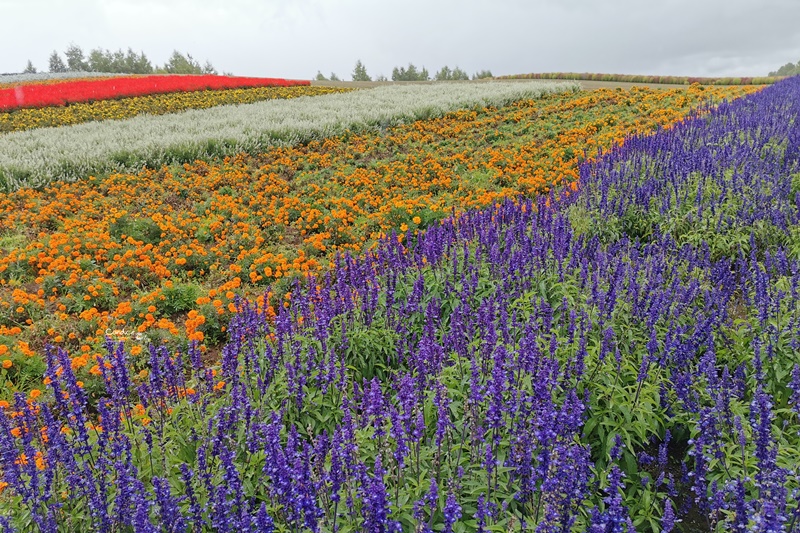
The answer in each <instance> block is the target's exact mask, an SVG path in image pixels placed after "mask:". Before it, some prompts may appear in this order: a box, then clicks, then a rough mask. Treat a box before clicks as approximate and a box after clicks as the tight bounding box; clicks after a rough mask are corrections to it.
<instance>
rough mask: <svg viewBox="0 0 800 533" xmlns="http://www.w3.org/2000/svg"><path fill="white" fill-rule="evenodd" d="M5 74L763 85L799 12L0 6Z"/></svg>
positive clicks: (559, 1)
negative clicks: (63, 63) (126, 52)
mask: <svg viewBox="0 0 800 533" xmlns="http://www.w3.org/2000/svg"><path fill="white" fill-rule="evenodd" d="M0 21H2V31H0V72H20V71H21V70H22V69H23V68H24V67H25V63H26V61H27V60H28V59H30V60H32V61H33V64H34V66H36V67H37V68H38V69H39V70H46V69H47V59H48V57H49V55H50V53H51V52H52V51H53V50H58V51H59V52H62V53H63V51H64V50H65V49H66V48H67V46H68V45H69V44H70V43H75V44H77V45H79V46H80V47H82V48H83V49H84V51H85V52H88V51H89V50H90V49H92V48H104V49H111V50H116V49H118V48H123V49H127V48H128V47H132V48H133V49H134V50H136V51H137V52H138V51H143V52H144V53H145V54H146V55H147V56H148V57H149V58H150V60H151V61H153V62H154V63H158V64H161V63H163V62H164V61H165V60H166V59H167V57H168V56H169V55H170V54H171V52H172V51H173V50H174V49H177V50H180V51H182V52H189V53H191V54H192V55H193V56H194V58H195V59H198V60H200V62H201V63H202V62H204V61H205V60H209V61H211V63H212V64H213V65H214V66H215V67H216V68H217V70H219V71H220V72H223V71H225V72H232V73H234V74H239V75H252V76H276V77H288V78H297V79H309V78H311V77H313V76H314V75H315V74H316V72H317V70H321V71H322V72H323V73H324V74H325V75H328V74H330V72H335V73H336V74H337V75H339V77H341V78H342V79H350V75H351V73H352V70H353V65H354V64H355V62H356V60H357V59H361V61H362V62H363V63H364V65H365V66H366V67H367V72H368V73H369V74H370V75H372V76H373V77H374V76H376V75H378V74H383V75H386V76H387V77H391V71H392V67H394V66H396V65H407V64H408V63H409V62H412V63H414V65H416V66H417V67H422V66H425V67H426V68H427V69H428V70H429V71H430V72H431V74H433V73H434V71H436V70H438V69H439V68H440V67H441V66H442V65H449V66H450V67H451V68H452V67H454V66H456V65H458V66H460V67H461V68H463V69H464V70H466V71H467V72H469V73H473V72H475V71H477V70H482V69H489V70H491V71H492V73H493V74H495V75H501V74H515V73H527V72H553V71H571V72H587V71H588V72H605V73H624V74H662V75H667V74H672V75H694V76H727V75H766V74H767V72H768V71H770V70H776V69H777V68H778V67H780V66H781V65H783V64H785V63H787V62H789V61H791V62H797V61H799V60H800V24H798V21H800V0H493V1H492V2H489V1H477V0H399V1H396V0H0Z"/></svg>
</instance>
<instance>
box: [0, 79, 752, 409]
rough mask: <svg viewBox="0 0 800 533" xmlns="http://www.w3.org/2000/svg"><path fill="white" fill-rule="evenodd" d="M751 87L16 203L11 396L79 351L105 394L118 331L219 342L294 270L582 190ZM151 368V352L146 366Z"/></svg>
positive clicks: (6, 233)
mask: <svg viewBox="0 0 800 533" xmlns="http://www.w3.org/2000/svg"><path fill="white" fill-rule="evenodd" d="M745 92H746V90H742V89H738V88H736V89H716V88H715V89H702V88H693V89H690V90H688V91H685V90H683V91H681V90H675V91H649V90H634V91H631V92H625V91H610V90H605V91H596V92H592V93H574V92H567V93H560V94H553V95H549V96H542V97H539V98H538V99H533V100H522V101H519V102H517V103H515V104H511V105H507V106H501V107H498V108H476V109H467V110H461V111H456V112H453V113H450V114H447V115H444V116H443V117H440V118H437V119H429V120H423V121H415V122H412V123H410V124H407V125H402V126H396V127H394V128H391V129H389V130H386V131H373V132H363V133H361V134H347V135H345V136H342V137H338V138H328V139H326V140H324V141H311V142H309V143H307V144H305V145H298V146H294V147H291V148H290V147H284V148H274V149H272V150H269V151H267V152H265V153H263V154H260V155H258V156H241V155H240V156H237V157H235V158H231V159H227V160H225V161H224V162H217V163H214V164H210V163H203V162H198V163H194V164H186V165H184V166H180V167H178V166H174V167H162V168H161V169H160V170H158V171H155V170H146V171H143V172H140V173H137V174H111V175H110V176H108V177H106V178H102V179H101V178H90V179H88V180H80V181H77V182H74V183H62V184H59V185H58V186H57V187H55V186H54V187H50V188H47V189H44V190H42V191H36V190H32V189H22V190H20V191H17V192H15V193H11V194H7V195H5V196H4V197H0V213H2V214H3V216H2V219H0V235H2V238H1V239H0V247H1V248H0V310H3V312H2V313H0V347H1V348H0V349H3V350H4V353H5V355H4V357H5V358H6V359H7V360H8V361H9V362H10V363H11V364H12V366H11V367H9V368H8V369H7V371H6V377H5V379H4V381H7V382H10V383H9V384H7V386H6V392H5V394H6V395H10V394H11V393H13V392H14V391H27V390H29V389H30V388H32V387H35V386H38V385H39V383H38V381H40V380H41V375H42V372H43V359H42V358H41V356H35V355H34V354H37V353H38V354H41V353H43V352H44V349H45V346H46V345H47V344H48V343H53V344H55V345H58V346H62V347H64V348H65V349H67V350H68V351H69V352H70V353H71V354H72V356H73V359H74V361H75V362H74V367H75V370H76V371H77V372H78V374H79V375H80V377H81V379H82V380H83V381H84V382H86V383H87V384H88V385H89V386H92V385H98V384H99V379H100V376H99V368H98V363H97V356H98V355H101V354H102V353H103V345H104V338H105V335H106V334H107V333H108V332H115V331H117V332H119V333H118V335H117V336H124V337H126V338H127V340H128V347H129V348H131V349H133V350H134V351H135V352H136V353H144V352H145V351H146V348H147V346H148V344H149V343H150V342H154V343H156V344H160V343H161V342H162V341H163V340H170V341H173V340H175V339H182V340H184V341H196V342H199V343H202V344H203V345H204V346H203V348H204V349H205V346H206V345H207V346H210V347H213V346H215V345H217V344H219V343H221V342H222V341H223V340H224V339H225V338H226V337H227V333H226V328H227V324H228V321H229V320H230V317H231V316H232V314H233V313H234V311H235V302H234V297H235V295H237V294H239V295H241V294H247V295H249V296H252V297H256V296H258V295H260V294H262V293H263V292H264V291H265V290H266V289H267V287H268V286H270V285H273V287H274V288H275V289H276V293H277V292H285V291H286V290H288V289H287V288H286V286H287V285H288V283H289V282H290V280H291V278H292V277H294V276H298V275H299V276H302V275H305V274H307V273H313V272H316V271H318V270H319V269H320V268H323V267H327V266H328V265H329V263H330V262H331V261H332V260H333V256H334V254H335V253H337V252H343V251H350V252H353V253H356V252H359V251H361V250H363V249H365V248H367V247H369V246H370V245H371V243H374V242H375V241H376V240H377V239H379V238H380V237H381V236H382V235H385V234H389V233H391V232H397V233H400V234H403V235H404V234H405V233H406V232H410V233H409V237H412V236H413V235H414V234H416V233H417V232H418V231H420V230H425V229H426V228H428V227H430V226H433V225H436V224H438V223H439V221H440V220H441V219H443V218H445V217H446V216H448V215H449V214H451V213H452V212H453V211H454V210H456V211H458V212H460V211H463V210H465V209H471V208H481V207H486V206H489V205H492V204H494V203H496V202H499V201H502V200H503V199H505V198H509V197H516V196H518V195H520V194H523V195H526V196H534V195H536V194H540V193H543V192H546V191H547V190H548V189H549V188H551V187H552V186H568V185H570V184H574V183H575V182H576V181H577V179H578V172H577V165H578V163H579V161H580V160H582V159H584V158H585V157H587V156H588V157H591V156H594V155H596V154H597V153H598V151H600V150H602V149H608V148H610V147H612V146H614V145H615V144H618V143H620V142H621V141H622V140H623V139H624V138H625V137H626V136H629V135H632V134H635V133H639V132H651V131H653V129H654V128H657V127H659V126H663V125H669V124H671V123H673V122H675V121H676V120H679V119H680V118H682V117H683V116H685V115H686V114H688V113H690V112H691V110H692V109H693V107H695V106H697V105H698V104H700V103H701V102H704V101H705V100H706V99H708V98H714V99H717V100H719V99H720V98H723V97H726V96H727V97H733V96H736V95H740V94H744V93H745ZM315 98H330V96H325V97H315ZM308 101H314V99H309V100H308ZM278 288H280V290H277V289H278ZM274 305H275V304H274V302H273V306H274ZM0 355H2V354H0ZM146 365H147V360H146V357H144V356H143V357H142V358H141V359H140V360H139V362H138V363H137V366H136V370H137V371H138V370H141V369H144V368H145V367H146ZM37 376H38V381H37V380H36V377H37ZM0 397H2V396H0Z"/></svg>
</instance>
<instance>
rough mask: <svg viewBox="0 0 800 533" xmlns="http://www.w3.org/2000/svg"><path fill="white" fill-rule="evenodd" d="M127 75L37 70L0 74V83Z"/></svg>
mask: <svg viewBox="0 0 800 533" xmlns="http://www.w3.org/2000/svg"><path fill="white" fill-rule="evenodd" d="M129 75H130V74H112V73H109V72H37V73H36V74H0V84H2V83H18V82H28V81H43V80H56V79H71V78H110V77H112V76H129Z"/></svg>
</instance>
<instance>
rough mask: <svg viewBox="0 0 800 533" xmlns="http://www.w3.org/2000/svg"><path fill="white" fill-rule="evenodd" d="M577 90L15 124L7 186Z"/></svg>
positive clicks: (3, 144) (331, 101) (332, 99)
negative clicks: (56, 124)
mask: <svg viewBox="0 0 800 533" xmlns="http://www.w3.org/2000/svg"><path fill="white" fill-rule="evenodd" d="M571 90H579V85H577V84H576V83H574V82H560V83H555V82H548V81H530V82H527V81H526V82H519V81H515V82H487V83H474V84H473V83H469V84H467V83H441V84H430V85H401V86H385V87H378V88H374V89H368V90H358V91H353V92H350V93H344V94H331V95H325V96H309V97H300V98H293V99H288V100H268V101H264V102H258V103H254V104H244V105H233V106H220V107H216V108H211V109H204V110H188V111H185V112H182V113H177V114H171V115H161V116H151V115H139V116H137V117H134V118H131V119H128V120H123V121H104V122H88V123H84V124H78V125H75V126H68V127H60V128H42V129H34V130H28V131H20V132H13V133H8V134H4V135H0V190H6V191H8V190H15V189H18V188H20V187H26V186H40V185H43V184H46V183H49V182H51V181H53V180H76V179H80V178H82V177H86V176H88V175H90V174H97V173H103V172H108V171H112V170H120V171H122V170H126V171H132V170H136V169H141V168H142V166H145V165H146V166H149V167H153V168H159V167H160V166H161V165H164V164H171V163H180V162H186V161H194V160H195V159H204V158H210V157H219V156H224V155H232V154H236V153H239V152H250V153H257V152H258V151H262V150H264V149H266V148H268V147H270V146H278V145H289V144H294V143H296V142H300V141H306V140H311V139H319V138H324V137H328V136H332V135H337V134H340V133H342V132H344V131H345V130H348V129H349V130H356V131H357V130H362V129H365V128H371V127H378V128H383V127H387V126H391V125H395V124H398V123H401V122H404V121H408V120H415V119H418V118H426V117H432V116H437V115H441V114H443V113H446V112H449V111H452V110H455V109H460V108H465V107H472V106H484V105H495V106H498V105H505V104H508V103H511V102H513V101H517V100H521V99H527V98H537V97H539V96H541V95H543V94H545V93H552V92H563V91H571Z"/></svg>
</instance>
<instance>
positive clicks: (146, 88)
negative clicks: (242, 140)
mask: <svg viewBox="0 0 800 533" xmlns="http://www.w3.org/2000/svg"><path fill="white" fill-rule="evenodd" d="M299 85H310V82H308V81H300V80H285V79H282V78H242V77H233V76H216V75H210V74H208V75H157V76H117V77H111V78H105V79H77V80H69V81H62V82H60V83H48V84H42V83H32V84H29V85H17V86H15V87H8V88H0V111H10V110H13V109H18V108H26V107H48V106H56V105H67V104H73V103H81V102H91V101H97V100H108V99H110V98H126V97H131V96H144V95H149V94H163V93H173V92H189V91H201V90H219V89H237V88H243V87H292V86H299Z"/></svg>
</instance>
